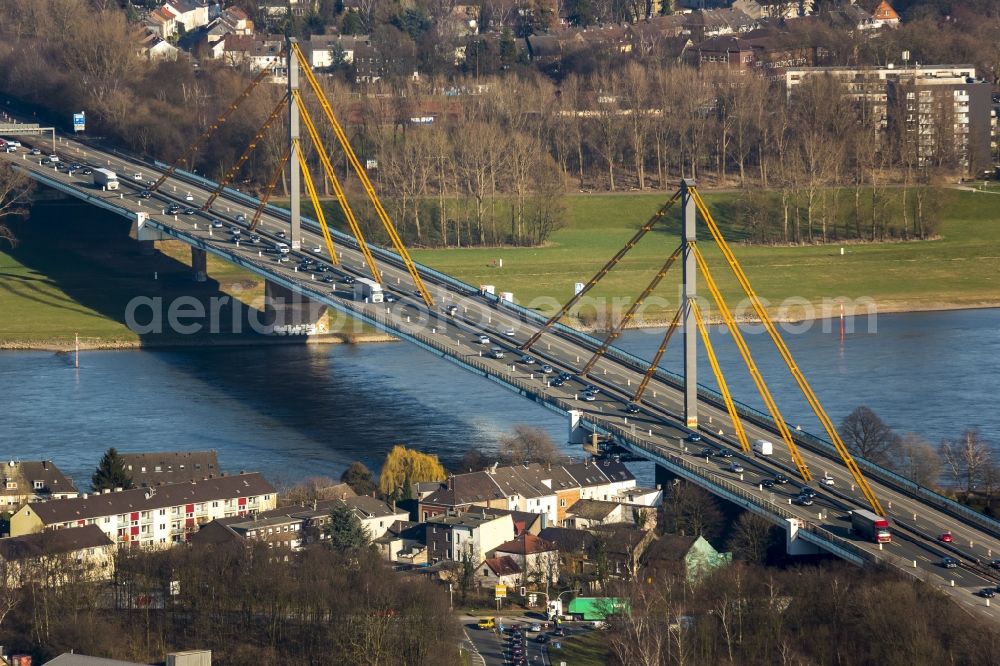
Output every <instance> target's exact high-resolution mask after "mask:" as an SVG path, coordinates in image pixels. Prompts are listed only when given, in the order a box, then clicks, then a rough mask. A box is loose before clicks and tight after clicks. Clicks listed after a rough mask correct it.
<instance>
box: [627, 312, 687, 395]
mask: <svg viewBox="0 0 1000 666" xmlns="http://www.w3.org/2000/svg"><path fill="white" fill-rule="evenodd" d="M683 313H684V301H683V300H682V301H681V304H680V305H679V306H677V312H675V313H674V318H673V319H672V320H670V325H669V326H667V330H666V331H665V332H664V334H663V342H661V343H660V346H659V348H658V349H657V350H656V355H655V356H653V360H652V361H651V362H650V364H649V368H647V369H646V374H645V375H643V378H642V381H641V382H639V388H637V389H636V390H635V395H633V396H632V402H639V401H640V400H641V399H642V394H643V393H644V392H645V391H646V387H647V386H649V380H651V379H652V378H653V375H654V374H656V369H657V368H658V367H659V366H660V360H662V359H663V353H664V352H665V351H667V343H669V342H670V338H671V337H673V335H674V331H676V330H677V328H678V323H679V322H680V320H681V315H682V314H683Z"/></svg>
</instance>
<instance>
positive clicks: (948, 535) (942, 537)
mask: <svg viewBox="0 0 1000 666" xmlns="http://www.w3.org/2000/svg"><path fill="white" fill-rule="evenodd" d="M954 540H955V537H953V536H952V535H951V532H945V533H944V534H942V535H940V536H939V537H938V541H940V542H941V543H951V542H952V541H954Z"/></svg>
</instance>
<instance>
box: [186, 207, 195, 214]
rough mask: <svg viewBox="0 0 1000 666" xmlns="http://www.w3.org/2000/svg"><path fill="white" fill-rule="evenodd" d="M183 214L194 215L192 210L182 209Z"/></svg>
mask: <svg viewBox="0 0 1000 666" xmlns="http://www.w3.org/2000/svg"><path fill="white" fill-rule="evenodd" d="M184 214H185V215H194V208H185V209H184Z"/></svg>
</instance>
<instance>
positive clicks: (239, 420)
mask: <svg viewBox="0 0 1000 666" xmlns="http://www.w3.org/2000/svg"><path fill="white" fill-rule="evenodd" d="M129 229H130V223H129V222H128V221H127V220H125V219H124V218H121V217H118V216H115V215H111V214H109V213H105V212H103V211H101V210H99V209H96V208H92V207H90V206H87V205H86V204H83V203H79V202H76V201H75V200H50V199H45V200H41V201H39V202H37V203H36V205H35V206H34V208H33V210H32V216H31V218H30V219H29V220H27V221H24V222H19V223H17V224H16V225H15V232H16V234H17V236H18V238H19V243H18V245H17V247H15V248H14V249H13V250H11V251H10V252H9V254H10V255H11V256H12V257H13V258H14V259H15V260H16V261H17V262H19V263H21V264H23V265H24V266H25V267H26V268H27V269H29V270H28V271H27V272H21V273H18V274H15V273H11V274H9V275H4V274H2V273H3V271H0V289H6V290H9V291H11V292H13V293H15V294H17V295H18V296H19V297H21V298H22V299H24V300H26V301H27V302H28V303H26V307H25V313H26V315H28V316H30V310H31V308H30V305H29V304H30V303H40V304H45V305H47V306H49V307H53V308H57V309H59V310H66V311H70V312H72V313H73V315H72V316H70V315H67V316H66V321H64V322H63V325H66V323H67V322H68V321H69V320H72V319H73V318H74V317H76V318H77V319H78V320H79V321H86V319H87V318H95V317H98V316H99V317H103V318H106V319H109V320H112V321H115V322H118V323H120V324H122V325H123V326H125V325H127V322H126V319H127V317H126V312H127V310H128V307H129V303H130V302H132V301H133V299H136V298H142V299H150V298H154V299H155V298H159V299H162V303H163V304H164V305H163V309H164V319H165V318H166V308H167V307H168V305H169V303H170V302H171V301H172V300H173V299H176V298H180V297H183V296H187V297H190V296H194V297H196V298H197V299H198V300H199V301H201V302H202V303H204V304H205V308H206V311H207V310H208V309H209V307H208V304H209V302H210V301H211V300H212V299H213V298H214V299H222V298H224V297H226V294H225V293H224V292H223V291H222V290H221V289H220V285H219V283H218V282H216V281H214V280H212V279H211V267H210V270H209V273H210V275H209V278H210V279H209V281H207V282H204V283H196V282H194V281H193V279H192V274H191V269H190V266H189V265H188V264H187V263H185V262H184V261H181V260H178V259H175V258H172V257H171V256H168V255H166V254H163V253H162V252H156V253H154V254H153V255H151V256H143V255H142V254H141V253H140V248H139V244H138V243H137V242H136V241H134V240H133V239H131V238H129ZM181 247H182V249H183V253H184V254H181V253H179V252H176V251H175V252H173V254H175V255H176V256H179V257H185V258H186V257H187V256H188V255H187V254H186V253H187V252H189V251H188V250H187V248H186V246H181ZM154 272H155V273H156V274H157V276H156V277H157V279H155V280H154V279H153V273H154ZM236 279H246V280H248V281H257V291H258V292H259V291H260V289H259V279H258V278H256V277H255V276H246V277H245V278H236ZM226 282H227V284H228V283H229V282H230V280H229V279H227V280H226ZM53 287H55V289H53ZM242 309H243V310H246V308H245V307H244V308H242ZM146 312H147V313H148V308H147V309H146ZM95 313H96V314H95ZM137 318H139V319H140V320H141V321H142V322H147V321H148V320H149V315H148V314H142V313H141V312H140V314H139V315H137ZM52 319H53V321H61V320H62V317H61V316H59V317H53V318H52ZM219 320H220V324H221V328H222V329H223V333H220V334H210V333H201V334H194V335H176V334H174V333H171V332H169V331H165V332H163V333H145V334H141V335H139V339H140V342H141V344H142V346H143V347H145V348H154V349H155V352H154V355H153V356H152V357H145V356H143V358H144V359H148V360H147V361H144V362H145V363H148V364H149V366H150V367H151V366H152V364H157V365H160V366H162V365H166V366H167V367H168V368H169V370H168V371H166V372H164V371H162V370H155V371H154V370H152V369H150V370H149V372H148V375H147V373H143V374H144V375H147V376H146V377H144V378H143V379H144V380H145V381H149V380H154V381H167V382H170V383H172V384H173V386H167V387H165V393H164V395H163V396H162V403H161V404H158V405H156V406H155V408H154V409H153V410H152V411H150V413H149V414H146V415H144V416H143V417H144V418H147V421H146V423H145V424H144V425H143V426H141V427H138V428H129V429H130V430H131V432H130V433H129V434H128V435H127V437H128V440H129V441H128V443H127V444H126V443H125V442H122V443H121V445H120V446H119V448H125V449H131V450H162V449H165V448H196V449H206V448H214V449H216V450H218V451H219V452H220V457H221V461H222V463H223V465H224V467H225V468H226V469H229V470H232V471H238V470H239V469H243V468H246V469H263V470H269V474H268V476H269V478H271V477H274V480H275V481H278V482H280V481H287V480H294V479H296V478H300V477H301V476H304V475H306V474H309V473H312V474H326V475H334V476H335V475H337V474H339V471H340V468H342V467H345V466H346V465H347V464H349V463H350V462H351V461H352V460H358V459H360V460H362V461H364V462H365V463H366V464H368V465H369V466H371V467H373V468H377V467H379V466H380V464H381V462H382V459H383V458H384V456H385V454H386V453H387V452H388V450H389V449H390V448H391V447H392V446H393V445H394V444H397V443H403V442H406V443H408V444H413V445H416V446H419V447H421V448H424V449H425V450H431V451H434V452H437V453H439V454H441V456H442V459H443V460H444V461H450V460H455V459H457V458H459V457H460V456H461V455H462V453H463V452H464V449H465V448H466V447H468V446H486V447H489V446H492V445H493V444H494V439H493V434H492V433H489V432H486V431H485V430H484V428H483V427H481V426H482V424H481V423H476V422H474V421H475V420H476V418H475V414H474V413H472V412H470V413H468V414H456V413H454V411H453V410H451V409H449V402H450V398H449V395H448V394H447V391H449V390H451V391H452V392H455V391H456V389H455V388H454V386H453V385H454V383H455V380H454V376H455V375H459V376H460V377H461V378H462V379H459V380H458V383H464V382H463V380H464V379H465V378H466V377H467V380H465V381H467V382H469V383H471V384H472V385H473V388H472V389H471V390H472V392H477V391H481V392H482V394H483V396H484V399H486V400H488V399H490V398H489V396H490V394H491V392H496V391H498V390H499V389H497V388H496V387H494V386H492V385H490V384H488V383H486V382H481V380H478V379H477V378H474V377H472V376H471V375H468V376H467V375H466V374H465V373H464V372H463V371H461V370H459V369H458V368H456V367H453V366H451V365H450V364H447V363H442V362H441V361H440V360H438V359H436V358H435V357H433V356H431V355H428V354H415V353H414V352H415V350H413V349H412V348H411V347H410V346H409V345H403V344H388V345H377V346H368V345H337V346H330V345H322V344H320V345H316V344H308V345H306V344H304V340H303V338H299V337H291V338H278V339H275V338H273V337H270V336H262V335H257V334H255V333H252V332H251V333H243V334H242V335H235V334H232V333H226V332H225V331H227V330H230V329H229V328H227V325H228V326H229V327H230V328H231V327H232V322H233V319H232V307H231V306H223V307H221V308H220V317H219ZM247 324H248V322H247V321H246V320H245V318H244V319H242V320H241V326H242V327H243V330H244V331H252V330H253V329H252V328H251V327H248V326H247ZM67 334H68V335H69V336H72V329H70V331H65V330H63V331H47V330H39V331H38V333H37V337H38V338H39V339H44V338H46V337H52V336H56V335H59V336H61V337H66V335H67ZM70 339H71V338H70ZM119 358H120V359H121V362H120V365H119V364H116V363H115V361H114V360H110V361H108V362H109V363H111V364H113V367H111V368H110V369H109V372H110V373H112V374H117V373H135V372H136V366H137V365H142V362H140V363H136V362H135V361H132V360H129V359H127V358H123V357H119ZM104 362H105V361H102V363H104ZM119 376H121V375H119ZM171 376H173V377H174V379H171ZM428 378H430V379H428ZM136 381H137V380H136V378H135V377H129V378H128V381H123V382H122V387H123V390H126V391H127V389H125V388H124V387H126V386H129V385H134V384H132V382H136ZM422 381H423V382H425V383H424V384H422V383H421V382H422ZM427 381H431V382H434V383H438V384H440V386H441V387H442V390H443V391H444V392H445V393H444V394H441V395H434V396H433V397H432V396H431V395H428V389H431V390H432V391H433V390H435V388H434V387H433V386H427V385H426V382H427ZM460 391H461V390H460V389H459V392H460ZM500 391H501V393H503V394H505V395H503V397H502V398H501V400H504V399H506V400H510V401H511V402H512V403H513V402H514V401H518V402H517V405H516V407H515V409H523V407H522V406H521V405H520V402H519V400H520V399H518V398H516V397H514V396H512V395H510V396H508V395H506V392H503V391H502V390H500ZM171 392H172V393H173V394H172V395H171ZM390 396H391V404H392V409H391V412H392V413H391V417H388V416H389V415H388V414H386V412H385V411H384V408H382V407H378V405H380V404H381V405H383V406H384V405H385V404H386V403H388V402H390V400H389V398H390ZM442 398H443V399H442ZM193 403H197V408H198V409H204V412H205V413H204V414H202V413H201V412H198V413H197V414H191V415H190V418H185V414H184V413H183V410H185V409H188V408H191V405H192V404H193ZM512 411H513V410H512ZM137 412H138V410H137ZM213 415H217V417H213ZM143 417H140V416H138V414H132V413H128V414H118V415H116V416H115V417H114V418H115V419H116V420H120V424H119V428H121V429H122V430H125V429H126V428H125V427H124V424H125V423H128V422H130V421H131V420H135V421H136V422H139V421H141V419H142V418H143ZM213 418H216V420H213ZM154 420H155V421H158V422H157V423H153V422H152V421H154ZM113 429H114V428H112V430H113ZM133 433H134V434H133ZM108 436H109V441H114V435H113V434H112V433H110V432H109V433H108ZM283 460H289V461H292V460H294V461H295V463H294V464H292V465H289V466H288V467H287V468H286V467H284V466H283V464H282V461H283ZM274 470H277V471H274ZM283 477H284V478H283Z"/></svg>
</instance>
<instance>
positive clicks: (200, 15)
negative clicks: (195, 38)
mask: <svg viewBox="0 0 1000 666" xmlns="http://www.w3.org/2000/svg"><path fill="white" fill-rule="evenodd" d="M164 7H169V8H170V9H172V10H173V12H174V14H175V15H176V16H175V18H174V22H175V24H176V25H177V30H178V32H179V31H180V30H181V26H183V30H184V32H191V31H192V30H196V29H198V28H200V27H202V26H205V25H208V10H209V6H208V2H206V1H205V0H168V2H166V3H165V4H164Z"/></svg>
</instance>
